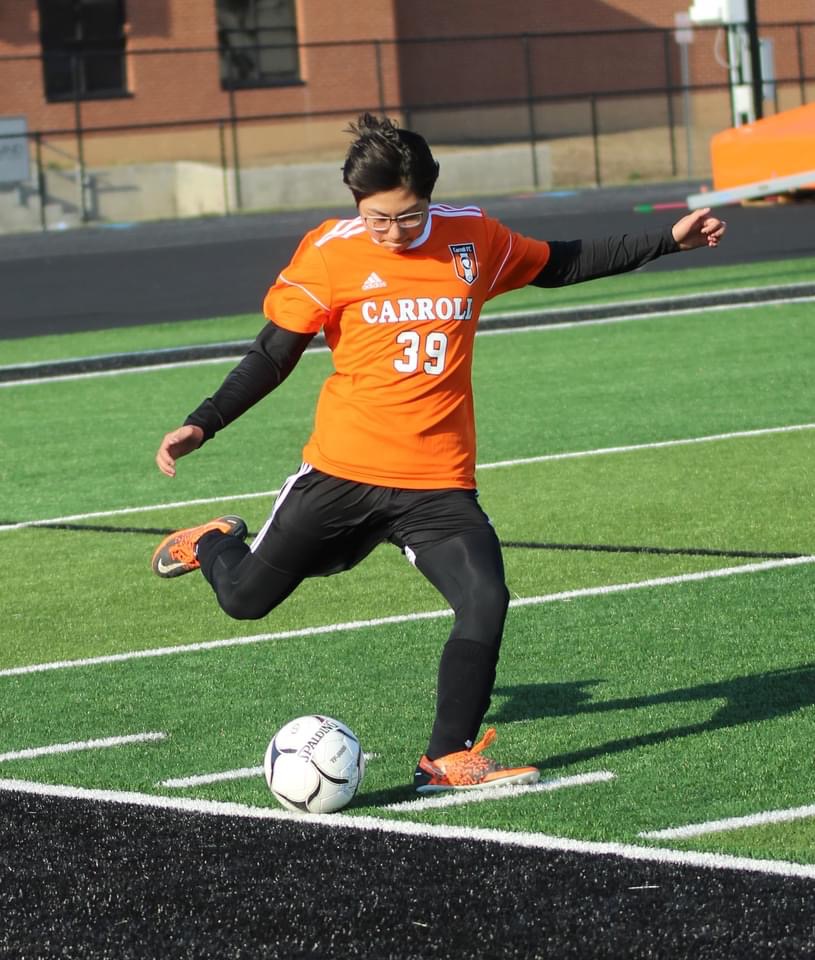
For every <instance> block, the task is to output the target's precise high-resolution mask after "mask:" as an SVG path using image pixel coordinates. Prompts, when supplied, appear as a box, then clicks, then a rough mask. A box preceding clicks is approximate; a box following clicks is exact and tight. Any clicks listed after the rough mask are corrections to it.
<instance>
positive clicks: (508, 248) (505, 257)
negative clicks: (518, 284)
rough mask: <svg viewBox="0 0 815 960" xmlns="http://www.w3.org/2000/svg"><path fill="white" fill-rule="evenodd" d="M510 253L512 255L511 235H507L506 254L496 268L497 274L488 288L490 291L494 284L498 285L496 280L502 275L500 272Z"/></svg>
mask: <svg viewBox="0 0 815 960" xmlns="http://www.w3.org/2000/svg"><path fill="white" fill-rule="evenodd" d="M511 253H512V234H510V235H509V243H508V244H507V252H506V254H505V255H504V259H503V260H502V261H501V266H500V267H499V268H498V273H496V274H495V276H494V277H493V278H492V283H491V284H490V286H489V289H490V290H492V288H493V287H494V286H495V284H496V283H498V278H499V277H500V276H501V274H502V272H503V270H504V267H505V266H506V265H507V260H509V255H510V254H511Z"/></svg>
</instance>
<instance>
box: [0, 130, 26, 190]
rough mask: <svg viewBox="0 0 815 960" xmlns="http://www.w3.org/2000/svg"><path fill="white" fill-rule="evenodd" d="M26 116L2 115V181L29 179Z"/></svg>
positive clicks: (0, 170) (0, 157)
mask: <svg viewBox="0 0 815 960" xmlns="http://www.w3.org/2000/svg"><path fill="white" fill-rule="evenodd" d="M27 131H28V128H27V126H26V122H25V117H0V183H22V182H23V181H25V180H28V137H27V136H26V133H27Z"/></svg>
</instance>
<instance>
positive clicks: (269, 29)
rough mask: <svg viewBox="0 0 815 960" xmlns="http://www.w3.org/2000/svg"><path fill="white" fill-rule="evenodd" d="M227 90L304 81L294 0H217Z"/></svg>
mask: <svg viewBox="0 0 815 960" xmlns="http://www.w3.org/2000/svg"><path fill="white" fill-rule="evenodd" d="M216 2H217V10H218V44H219V48H220V54H221V85H222V87H223V88H224V89H225V90H230V89H238V88H249V87H272V86H277V85H280V84H287V83H299V82H300V60H299V54H298V50H297V19H296V16H295V12H294V0H216Z"/></svg>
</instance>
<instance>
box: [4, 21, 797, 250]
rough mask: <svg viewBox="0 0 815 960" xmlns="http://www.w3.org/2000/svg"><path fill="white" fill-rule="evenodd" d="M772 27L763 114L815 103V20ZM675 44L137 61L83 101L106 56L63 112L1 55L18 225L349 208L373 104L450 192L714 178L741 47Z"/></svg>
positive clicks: (347, 48)
mask: <svg viewBox="0 0 815 960" xmlns="http://www.w3.org/2000/svg"><path fill="white" fill-rule="evenodd" d="M761 35H762V39H763V41H764V43H765V44H766V45H767V47H768V49H769V50H770V51H771V60H770V61H769V64H770V66H771V70H768V74H769V75H768V76H766V77H765V83H764V88H763V94H764V105H765V112H766V113H774V112H777V111H779V110H784V109H788V108H791V107H795V106H799V105H801V104H804V103H807V102H809V101H810V100H811V99H812V97H813V92H815V23H789V24H775V25H770V26H762V27H761ZM685 39H686V40H687V39H688V38H687V36H686V38H685ZM677 40H678V35H677V33H675V32H674V31H672V30H663V29H654V28H642V29H627V30H622V31H620V30H616V31H596V32H581V33H553V34H524V35H520V34H518V35H516V34H507V35H502V36H478V37H466V38H444V39H438V38H437V39H420V40H402V41H357V42H353V43H336V44H332V43H320V44H304V45H300V46H298V47H297V63H298V64H299V78H298V79H297V81H296V82H287V83H286V84H277V85H275V84H271V85H269V86H267V87H265V88H261V89H257V88H247V87H246V86H245V85H242V84H241V83H240V82H237V81H235V82H232V81H231V78H230V76H229V70H230V69H231V67H230V63H231V61H230V60H229V59H228V58H226V59H225V58H224V56H223V50H219V49H218V48H196V49H174V50H167V49H162V50H159V49H133V50H128V51H126V52H124V53H122V54H121V55H122V56H123V57H124V61H123V70H122V77H123V78H124V82H125V83H126V84H127V85H128V88H127V89H126V90H124V91H122V92H121V93H120V94H119V95H118V96H116V97H110V96H100V97H92V96H88V95H87V94H86V93H85V94H82V95H78V94H77V91H79V90H80V89H81V83H80V78H81V77H84V76H85V75H86V74H87V75H91V76H92V75H93V70H92V67H93V63H89V62H88V58H92V57H93V56H98V57H102V56H105V57H108V59H109V58H110V55H111V54H110V52H106V51H102V52H98V51H97V53H96V54H84V55H79V54H77V55H74V59H73V60H72V62H71V63H70V64H67V65H66V64H63V65H62V67H63V73H64V72H65V71H69V70H73V71H74V77H75V82H74V83H73V84H70V83H68V84H67V86H68V88H69V89H71V90H72V91H73V93H74V96H73V97H71V96H68V97H67V98H66V97H64V96H63V97H62V98H61V99H62V100H63V102H62V103H60V104H59V105H58V106H57V105H55V104H53V103H49V104H44V101H43V97H44V92H43V87H44V84H43V77H44V75H46V73H47V72H46V70H45V67H46V64H45V63H44V62H43V60H42V58H41V57H33V56H15V57H0V232H16V231H22V230H37V229H58V228H64V227H70V226H75V225H78V224H83V223H122V222H133V221H136V220H144V219H158V218H178V217H186V216H201V215H210V214H211V215H226V214H232V213H236V212H243V211H255V210H270V209H285V208H294V207H306V206H324V205H338V206H339V205H347V204H348V197H347V191H346V190H345V188H344V187H343V185H342V184H341V181H340V166H341V161H342V157H343V155H344V152H345V149H346V146H347V143H348V135H347V133H345V132H344V128H345V127H346V126H347V123H348V121H349V120H351V119H353V118H354V117H355V116H356V115H357V114H359V113H360V112H362V111H364V110H371V111H373V112H377V113H385V114H387V115H389V116H392V117H394V118H396V119H398V120H399V121H400V122H403V123H404V124H405V125H406V126H410V127H412V128H413V129H416V130H418V131H419V132H421V133H423V134H424V135H425V136H426V137H427V138H428V140H429V141H430V143H431V144H432V146H433V148H434V151H435V152H436V153H437V155H438V157H439V159H440V161H441V177H440V180H439V184H438V187H437V196H439V197H440V198H441V197H445V198H454V197H455V196H457V195H473V194H482V195H488V194H497V193H503V192H507V191H510V192H523V191H544V190H557V189H567V188H575V187H584V186H601V185H605V184H618V183H631V182H636V181H638V180H643V181H644V180H650V181H655V180H670V179H672V178H683V179H693V178H702V177H706V176H707V175H709V172H710V171H709V155H708V144H709V140H710V137H711V136H712V135H713V134H714V133H715V132H717V131H719V130H722V129H724V128H726V127H729V126H731V125H732V113H731V103H730V87H729V77H730V71H729V65H728V63H727V61H726V50H727V45H726V42H724V31H723V30H722V29H719V28H715V27H702V28H695V29H694V30H693V31H692V42H690V43H687V42H686V43H679V42H677ZM79 57H81V58H82V60H81V62H80V60H79V59H78V58H79ZM63 81H64V77H63ZM33 102H37V103H38V104H39V105H40V109H39V111H37V110H31V111H29V114H28V116H25V115H24V116H20V114H21V113H22V111H21V110H20V109H15V104H17V103H20V104H24V103H33ZM56 111H58V115H59V117H60V119H61V123H60V125H55V124H54V123H53V117H54V116H55V115H56ZM3 114H5V115H6V116H5V118H4V117H3V116H2V115H3ZM48 121H50V122H48Z"/></svg>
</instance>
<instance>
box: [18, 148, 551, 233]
mask: <svg viewBox="0 0 815 960" xmlns="http://www.w3.org/2000/svg"><path fill="white" fill-rule="evenodd" d="M437 156H438V159H439V162H440V165H441V174H440V177H439V182H438V186H437V189H436V195H437V197H439V198H440V199H441V198H442V197H455V196H463V195H469V196H478V195H485V196H486V195H489V194H498V193H505V192H513V191H522V190H530V189H535V188H536V189H540V190H546V189H549V188H550V187H551V185H552V164H551V151H550V148H549V147H548V146H547V145H545V144H538V146H537V149H536V152H535V161H536V167H537V168H536V169H535V168H534V167H533V158H532V150H531V148H530V146H529V145H527V144H522V145H506V146H501V147H492V148H489V149H475V148H473V149H465V150H456V151H444V150H441V151H438V153H437ZM340 168H341V163H340V161H339V160H334V161H332V162H330V163H329V162H325V163H306V164H288V165H287V164H278V165H274V166H265V167H253V168H248V169H243V170H242V171H241V177H240V191H241V203H242V210H243V211H257V210H285V209H298V208H307V207H327V206H328V207H331V206H347V207H348V210H349V212H350V211H351V210H352V209H353V207H352V201H351V196H350V194H349V192H348V188H347V187H346V186H345V185H344V184H343V183H342V179H341V172H340ZM86 172H87V179H86V206H87V208H88V209H89V211H90V213H91V222H98V223H125V222H133V221H139V220H159V219H174V218H178V217H200V216H206V215H221V214H225V213H229V212H235V211H236V209H237V201H236V184H235V177H234V171H233V170H227V171H224V170H223V169H222V168H221V167H219V166H216V165H214V164H206V163H190V162H179V163H154V164H144V165H139V164H130V165H127V164H125V165H117V166H111V167H89V168H88V169H87V171H86ZM535 174H537V181H538V182H537V187H536V185H535ZM47 188H48V203H47V205H46V226H47V227H48V229H65V228H68V227H73V226H78V225H79V224H80V210H81V202H80V191H79V185H78V182H77V178H76V171H75V170H61V171H59V172H55V171H51V172H50V174H49V175H48V176H47ZM39 229H41V221H40V206H39V198H38V195H37V192H36V189H35V187H34V185H33V184H25V185H23V186H22V187H19V188H17V187H15V188H14V189H8V190H5V191H0V233H13V232H22V231H26V230H39Z"/></svg>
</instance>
